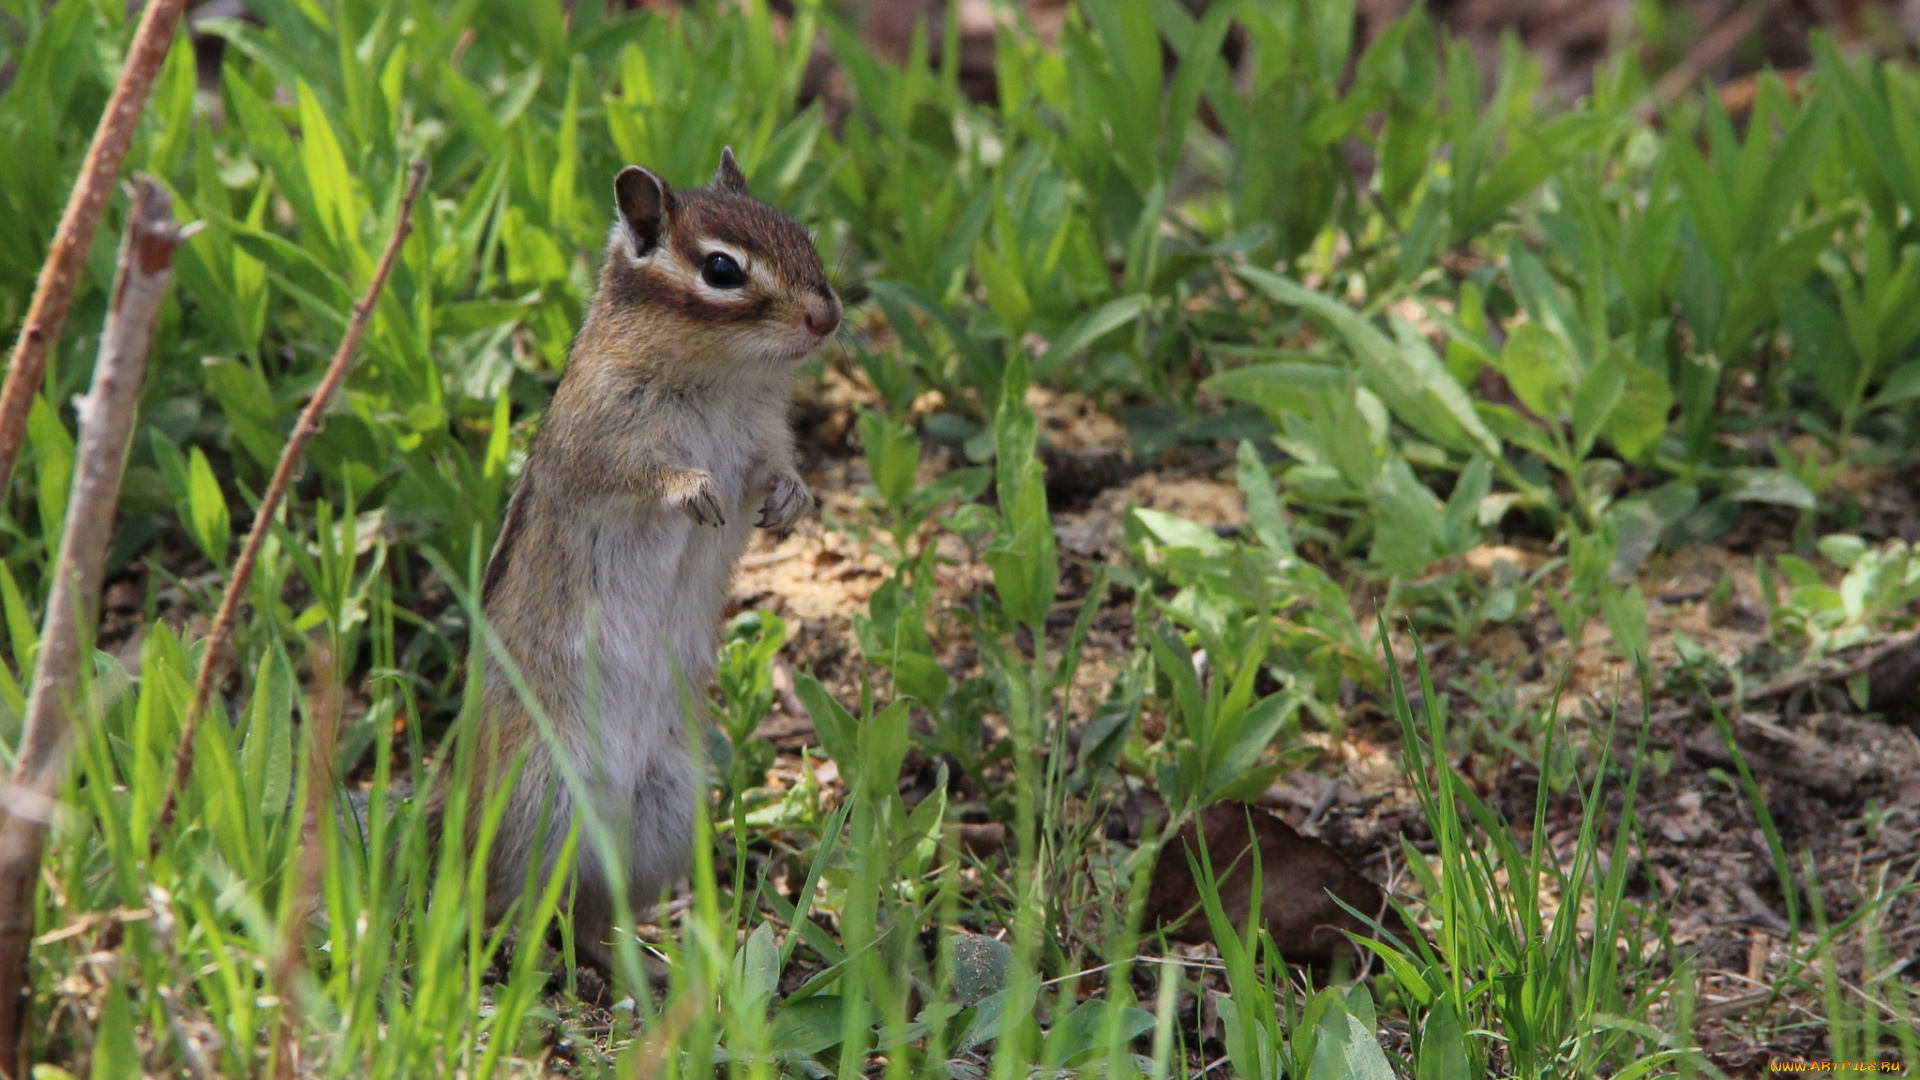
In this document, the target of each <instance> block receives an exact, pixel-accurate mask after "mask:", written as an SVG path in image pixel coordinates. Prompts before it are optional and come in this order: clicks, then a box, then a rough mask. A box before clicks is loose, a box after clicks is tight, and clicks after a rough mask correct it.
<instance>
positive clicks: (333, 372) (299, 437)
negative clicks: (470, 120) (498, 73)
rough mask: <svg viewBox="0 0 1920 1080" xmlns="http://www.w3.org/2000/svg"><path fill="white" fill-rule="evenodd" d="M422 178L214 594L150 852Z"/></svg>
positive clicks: (188, 767)
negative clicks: (273, 533) (271, 535)
mask: <svg viewBox="0 0 1920 1080" xmlns="http://www.w3.org/2000/svg"><path fill="white" fill-rule="evenodd" d="M426 178H427V165H426V162H424V161H416V162H414V163H413V168H412V170H411V172H410V174H409V176H408V178H407V193H406V195H405V197H404V198H402V199H401V201H400V217H399V219H398V220H397V221H395V222H394V223H393V236H392V237H391V238H390V239H388V240H387V250H386V251H385V253H383V254H382V255H381V256H380V264H379V266H378V267H376V268H375V269H374V272H373V280H372V281H369V282H368V283H367V292H366V295H364V296H362V297H361V298H360V302H359V303H357V304H355V305H354V306H353V318H352V319H351V320H349V321H348V323H347V332H346V336H345V337H342V338H341V339H340V348H339V349H337V350H336V351H335V352H334V354H333V360H332V361H331V362H329V363H328V364H327V372H326V375H325V376H324V377H322V378H321V380H320V385H319V386H318V387H316V388H315V389H314V391H313V397H312V398H310V399H308V401H307V407H306V408H305V409H302V410H301V411H300V419H299V421H298V422H297V423H295V424H294V426H293V434H291V435H289V436H288V437H287V445H286V446H285V447H283V448H282V449H281V451H280V461H279V463H278V464H276V465H275V466H274V467H273V479H272V480H271V481H270V482H269V483H268V484H267V492H266V494H265V495H264V496H263V497H262V498H261V499H260V509H259V510H258V512H256V513H255V514H254V517H253V528H252V529H250V530H248V532H247V543H246V546H245V547H244V548H242V549H241V550H240V558H239V561H237V562H235V563H234V564H233V576H232V577H231V578H230V579H229V580H228V581H227V591H226V595H224V596H222V597H221V598H220V610H219V611H218V612H217V613H216V614H215V615H214V617H213V629H212V630H211V631H210V632H209V633H208V635H207V648H206V652H205V653H204V654H203V655H202V656H201V658H200V674H199V676H198V677H197V678H195V679H194V684H193V702H192V704H190V705H189V706H187V720H186V724H185V726H184V728H183V729H182V730H181V732H180V749H179V750H178V751H176V752H175V754H174V759H173V780H172V782H171V784H170V785H169V786H168V788H167V797H166V800H165V801H164V802H162V803H161V804H160V817H159V819H158V820H157V821H156V822H155V824H154V828H153V839H152V847H151V849H150V851H151V852H152V853H158V852H159V850H160V838H161V836H163V835H165V833H166V832H167V830H168V829H170V828H171V827H172V825H173V818H174V814H175V813H176V812H177V811H178V804H179V798H180V789H181V788H183V787H185V786H186V783H187V778H188V776H189V774H191V773H192V771H193V739H194V733H195V732H196V731H197V730H198V728H199V725H200V717H201V716H202V715H203V714H204V713H205V712H206V711H207V702H208V701H209V700H210V699H211V698H212V697H213V687H214V684H215V683H216V682H217V681H218V680H219V678H220V675H221V672H222V670H223V669H224V667H225V665H226V653H227V648H228V646H229V645H230V644H231V643H232V638H233V622H234V618H235V616H236V615H237V614H238V613H239V611H240V602H241V601H242V600H243V599H245V598H246V595H247V583H248V582H249V581H250V580H251V579H252V578H253V567H254V564H255V563H257V562H258V561H259V559H260V546H261V545H262V544H263V543H265V542H266V539H267V532H268V530H269V529H271V528H272V527H273V516H274V514H275V513H277V512H278V511H279V509H280V504H281V503H282V502H284V501H286V498H287V488H288V487H289V486H290V485H291V484H292V483H293V470H294V467H295V466H296V465H298V464H299V463H300V455H301V453H302V452H303V451H305V450H306V447H307V441H308V440H310V439H312V438H313V436H314V434H315V433H316V432H318V431H319V430H320V421H321V418H322V416H323V415H324V414H325V413H326V410H327V403H328V402H329V401H330V400H332V398H333V395H334V392H335V391H337V390H338V389H339V388H340V384H341V383H342V382H343V381H345V379H346V377H347V368H348V367H350V366H352V363H353V354H354V351H355V350H356V349H358V348H359V346H360V337H361V335H362V334H364V333H366V329H367V322H368V320H369V319H371V318H372V316H373V306H374V304H375V302H376V301H378V300H379V299H380V290H381V289H382V288H383V287H385V285H386V283H387V275H388V274H389V273H390V272H392V270H393V264H394V261H395V260H396V259H397V258H398V257H399V255H400V248H401V246H402V245H403V244H405V243H406V240H407V236H408V234H410V233H411V232H412V231H413V203H414V200H415V199H416V198H418V197H419V195H420V187H421V185H422V184H423V183H424V182H425V181H426Z"/></svg>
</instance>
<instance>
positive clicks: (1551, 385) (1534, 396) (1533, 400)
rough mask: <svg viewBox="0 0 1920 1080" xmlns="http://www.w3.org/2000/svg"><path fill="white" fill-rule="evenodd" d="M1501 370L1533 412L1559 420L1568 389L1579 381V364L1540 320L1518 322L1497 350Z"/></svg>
mask: <svg viewBox="0 0 1920 1080" xmlns="http://www.w3.org/2000/svg"><path fill="white" fill-rule="evenodd" d="M1500 373H1501V374H1502V375H1505V376H1506V377H1507V385H1508V386H1511V387H1513V392H1514V395H1515V396H1516V397H1518V398H1519V399H1520V401H1521V403H1522V404H1524V405H1525V406H1526V407H1527V409H1528V410H1529V411H1531V412H1532V413H1533V415H1535V416H1537V417H1540V418H1541V419H1542V420H1552V421H1560V420H1565V419H1566V418H1567V415H1568V410H1569V402H1568V400H1567V392H1568V391H1569V390H1570V389H1572V387H1573V386H1574V385H1575V383H1576V382H1577V381H1578V380H1579V377H1580V369H1579V363H1578V361H1576V360H1575V359H1574V356H1573V350H1572V349H1570V348H1568V347H1567V343H1566V341H1565V340H1564V339H1562V338H1561V337H1560V335H1559V334H1556V333H1554V332H1553V331H1552V330H1549V329H1547V328H1546V327H1545V326H1542V325H1541V324H1539V323H1531V322H1527V323H1521V324H1520V325H1518V326H1516V327H1514V328H1513V330H1512V332H1511V333H1509V334H1508V335H1507V344H1506V346H1505V347H1504V348H1502V349H1501V350H1500Z"/></svg>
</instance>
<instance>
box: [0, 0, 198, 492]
mask: <svg viewBox="0 0 1920 1080" xmlns="http://www.w3.org/2000/svg"><path fill="white" fill-rule="evenodd" d="M186 6H187V5H186V0H152V2H151V3H149V4H147V9H146V11H144V12H142V13H141V15H140V26H139V29H137V30H135V31H134V34H133V43H132V44H131V45H129V46H128V47H127V63H126V66H125V67H123V68H121V69H120V81H119V82H117V83H115V84H114V87H113V97H112V98H110V99H109V100H108V101H107V110H106V112H104V113H102V114H100V126H99V127H97V128H95V129H94V132H93V144H92V145H90V146H89V147H87V157H86V160H85V161H83V162H81V164H80V176H79V177H78V178H77V179H76V180H75V181H74V184H73V191H72V192H71V193H69V194H68V196H67V208H66V210H65V212H63V213H62V214H61V215H60V227H59V229H58V230H56V231H55V232H54V234H53V247H52V249H51V250H49V251H48V252H47V261H46V263H45V265H43V266H41V268H40V280H39V281H38V282H36V283H35V284H34V287H33V303H32V304H31V306H29V307H28V308H27V317H26V320H25V321H24V322H22V323H21V324H20V340H19V341H17V342H15V343H14V347H13V358H12V360H11V361H10V362H9V363H8V364H7V381H6V385H5V386H4V387H3V388H0V491H5V490H6V487H7V481H8V480H9V479H10V478H11V477H12V476H13V463H14V461H15V459H17V458H18V457H19V456H20V444H21V443H22V442H23V441H25V439H26V433H27V414H28V412H30V411H31V410H32V408H33V398H34V395H35V394H37V393H39V392H40V384H41V382H42V380H43V379H44V378H45V377H46V370H47V353H48V351H49V350H51V349H52V348H53V343H54V342H55V341H57V340H58V339H59V337H60V328H61V327H62V326H64V325H65V324H66V321H67V310H68V309H69V308H71V307H72V306H73V290H74V286H75V285H76V284H78V282H79V280H80V272H81V271H82V270H84V269H85V268H86V265H87V252H88V250H89V249H91V248H92V247H93V234H94V230H96V229H97V228H99V225H100V212H101V210H103V209H105V207H106V205H107V196H108V195H110V194H112V193H113V181H114V179H115V178H116V177H118V176H119V175H120V164H121V162H122V161H124V160H125V159H126V156H127V147H128V145H129V144H131V143H132V142H133V131H134V128H136V127H138V126H139V123H140V112H141V110H142V109H144V108H145V107H146V104H147V92H148V91H149V90H151V89H152V88H153V78H154V75H155V74H156V73H158V72H159V70H160V64H161V61H163V60H165V59H166V57H167V49H168V48H169V47H170V46H171V45H172V44H173V35H174V31H175V30H176V29H177V28H178V27H179V25H180V14H181V12H183V11H185V10H186Z"/></svg>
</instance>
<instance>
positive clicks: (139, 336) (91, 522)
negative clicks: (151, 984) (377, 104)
mask: <svg viewBox="0 0 1920 1080" xmlns="http://www.w3.org/2000/svg"><path fill="white" fill-rule="evenodd" d="M179 242H180V229H179V226H178V224H177V223H176V222H175V221H174V218H173V200H172V198H171V197H170V196H169V195H168V194H167V192H166V189H165V188H163V187H161V186H160V185H159V184H158V183H156V182H154V181H153V180H152V179H149V178H145V177H143V178H141V179H140V180H139V181H137V182H136V184H135V187H134V194H133V212H132V214H131V216H130V217H129V219H128V222H127V237H126V242H125V244H124V245H123V246H122V247H121V249H120V269H119V273H118V274H117V276H116V278H115V281H114V286H113V302H112V306H111V307H109V308H108V309H107V323H106V328H105V329H104V330H103V331H102V332H101V336H100V357H99V360H98V361H97V362H96V363H95V364H94V369H93V388H92V389H91V390H90V391H89V392H88V393H87V396H86V398H85V399H84V400H83V402H82V405H81V413H80V447H79V467H78V469H77V470H76V471H75V473H74V476H73V493H72V495H71V497H70V499H69V503H68V506H69V508H68V511H67V522H66V528H65V530H64V531H63V532H62V533H61V534H60V552H59V556H58V558H57V559H56V560H55V562H54V571H53V588H52V590H51V595H49V596H48V598H47V613H46V620H45V626H44V629H43V630H42V642H43V644H42V646H41V650H40V658H39V661H38V662H37V663H36V665H35V667H34V675H33V691H32V697H31V698H30V699H29V700H28V702H27V719H26V727H25V729H24V730H23V731H22V732H21V735H20V753H19V756H18V758H17V759H16V760H15V763H14V770H13V780H12V791H13V792H14V793H17V794H18V795H21V796H24V797H23V798H11V799H8V800H6V801H5V804H4V805H0V1076H5V1077H8V1078H10V1080H22V1078H24V1077H26V1076H27V1075H28V1071H29V1069H30V1068H31V1064H32V1063H31V1061H30V1057H31V1055H30V1053H29V1049H30V1048H29V1045H28V1039H27V1025H26V1021H27V1017H28V1015H29V1014H30V1013H31V1011H32V1008H31V1006H32V1000H31V997H30V994H31V991H32V981H31V980H30V979H28V978H27V956H28V952H29V949H30V947H31V944H32V938H33V917H34V894H35V892H36V890H37V888H38V886H39V883H40V857H41V853H42V850H43V849H44V847H45V845H46V836H47V826H48V823H49V815H48V814H46V813H43V812H41V813H37V812H32V811H31V810H27V812H23V809H24V808H31V807H41V808H46V807H51V806H52V805H53V801H54V798H55V797H56V796H57V795H58V794H59V791H60V784H61V781H62V780H63V779H64V778H65V776H66V764H67V754H68V752H69V750H70V749H71V748H72V745H73V730H74V715H73V709H74V707H75V706H76V705H77V704H78V702H76V701H75V700H74V699H75V696H76V695H77V694H78V693H79V690H80V685H81V672H82V667H83V665H84V664H85V663H86V660H87V656H88V652H89V650H88V648H87V644H88V643H90V642H91V641H92V639H93V632H92V628H93V625H94V618H95V613H96V612H97V610H98V608H99V606H100V586H101V577H102V575H103V573H104V572H105V565H106V560H107V544H108V542H109V541H110V540H111V539H112V538H113V518H114V509H115V506H116V505H117V504H118V502H119V499H120V477H121V469H122V464H123V461H124V458H125V455H126V449H127V436H128V434H129V433H130V432H131V431H132V430H133V417H134V412H135V410H136V409H137V407H138V406H139V403H140V389H141V387H142V386H143V385H144V384H145V382H146V374H147V350H148V348H149V347H150V346H151V345H152V343H153V328H154V324H155V323H156V322H157V321H158V320H159V318H160V305H161V302H162V301H164V300H165V299H166V295H167V286H168V284H169V282H170V281H171V280H172V277H173V250H174V247H175V246H176V245H178V243H179Z"/></svg>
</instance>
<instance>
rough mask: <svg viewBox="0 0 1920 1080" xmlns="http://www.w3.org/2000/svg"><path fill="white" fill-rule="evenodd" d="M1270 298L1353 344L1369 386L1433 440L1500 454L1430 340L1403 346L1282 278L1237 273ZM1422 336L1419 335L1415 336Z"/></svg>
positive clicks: (1254, 272) (1250, 270) (1243, 271)
mask: <svg viewBox="0 0 1920 1080" xmlns="http://www.w3.org/2000/svg"><path fill="white" fill-rule="evenodd" d="M1235 273H1237V274H1238V275H1239V276H1240V277H1241V278H1243V279H1244V280H1246V281H1247V282H1248V283H1249V284H1251V285H1253V286H1254V287H1255V288H1258V289H1260V290H1261V291H1262V292H1265V293H1266V294H1267V295H1268V296H1271V297H1273V298H1274V299H1275V300H1278V301H1280V302H1281V303H1284V304H1291V305H1293V306H1294V307H1298V308H1301V309H1303V310H1305V311H1307V312H1309V313H1311V314H1312V315H1313V316H1314V317H1315V318H1316V319H1318V320H1319V321H1320V322H1322V323H1324V324H1326V325H1327V326H1328V327H1330V328H1331V329H1332V330H1333V331H1334V332H1335V333H1337V334H1339V335H1340V337H1341V338H1342V339H1343V340H1345V342H1346V343H1347V348H1348V349H1349V350H1350V351H1351V352H1352V355H1353V358H1354V360H1355V362H1356V363H1357V364H1358V366H1359V368H1360V370H1361V372H1362V373H1363V375H1364V376H1365V378H1366V380H1367V385H1368V386H1369V387H1370V388H1372V390H1373V391H1374V392H1375V393H1377V394H1379V395H1380V397H1381V398H1382V399H1383V400H1385V401H1386V403H1387V405H1388V407H1389V408H1391V409H1392V410H1393V412H1394V415H1395V416H1398V417H1399V418H1400V419H1401V420H1403V421H1405V422H1406V423H1407V424H1408V425H1409V426H1411V427H1413V428H1414V429H1415V430H1417V431H1419V432H1420V433H1421V434H1422V435H1425V436H1426V437H1427V438H1430V439H1432V440H1434V441H1435V442H1438V443H1441V444H1442V445H1445V446H1449V447H1452V448H1454V449H1458V450H1461V451H1470V450H1474V449H1478V450H1480V451H1482V452H1484V453H1486V454H1488V455H1489V456H1492V455H1497V454H1498V453H1499V452H1500V441H1499V440H1498V439H1496V438H1494V436H1493V432H1491V431H1489V430H1487V426H1486V425H1485V424H1484V423H1482V422H1481V420H1480V416H1479V414H1478V413H1476V412H1474V409H1473V399H1472V398H1471V397H1470V396H1468V394H1467V392H1466V390H1465V389H1463V388H1462V387H1461V385H1460V384H1459V383H1457V382H1455V381H1454V379H1453V376H1452V375H1451V374H1450V373H1448V371H1447V368H1446V365H1445V364H1444V363H1442V362H1441V360H1440V358H1439V357H1438V356H1437V355H1435V354H1434V352H1433V351H1432V349H1431V348H1428V347H1425V343H1424V342H1420V343H1419V344H1418V345H1416V344H1415V343H1414V342H1413V341H1412V340H1411V339H1409V338H1407V337H1406V336H1405V335H1404V334H1403V335H1402V339H1401V340H1400V341H1398V342H1396V341H1394V340H1393V339H1391V338H1389V337H1387V335H1386V334H1384V333H1382V332H1381V331H1379V330H1378V329H1376V328H1375V327H1374V326H1373V324H1372V323H1370V322H1368V321H1367V320H1366V319H1364V318H1362V317H1361V316H1360V315H1359V314H1358V313H1356V312H1355V311H1353V310H1352V309H1350V308H1348V307H1347V306H1346V305H1344V304H1342V303H1340V302H1339V301H1337V300H1334V299H1332V298H1331V297H1327V296H1323V295H1321V294H1319V293H1316V292H1312V291H1309V290H1307V289H1304V288H1301V287H1300V286H1299V285H1298V284H1296V283H1295V282H1293V281H1291V280H1289V279H1287V278H1284V277H1281V276H1280V275H1278V274H1274V273H1271V272H1269V271H1265V270H1259V269H1254V268H1252V267H1240V268H1237V269H1236V270H1235ZM1414 336H1415V337H1417V335H1414Z"/></svg>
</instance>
